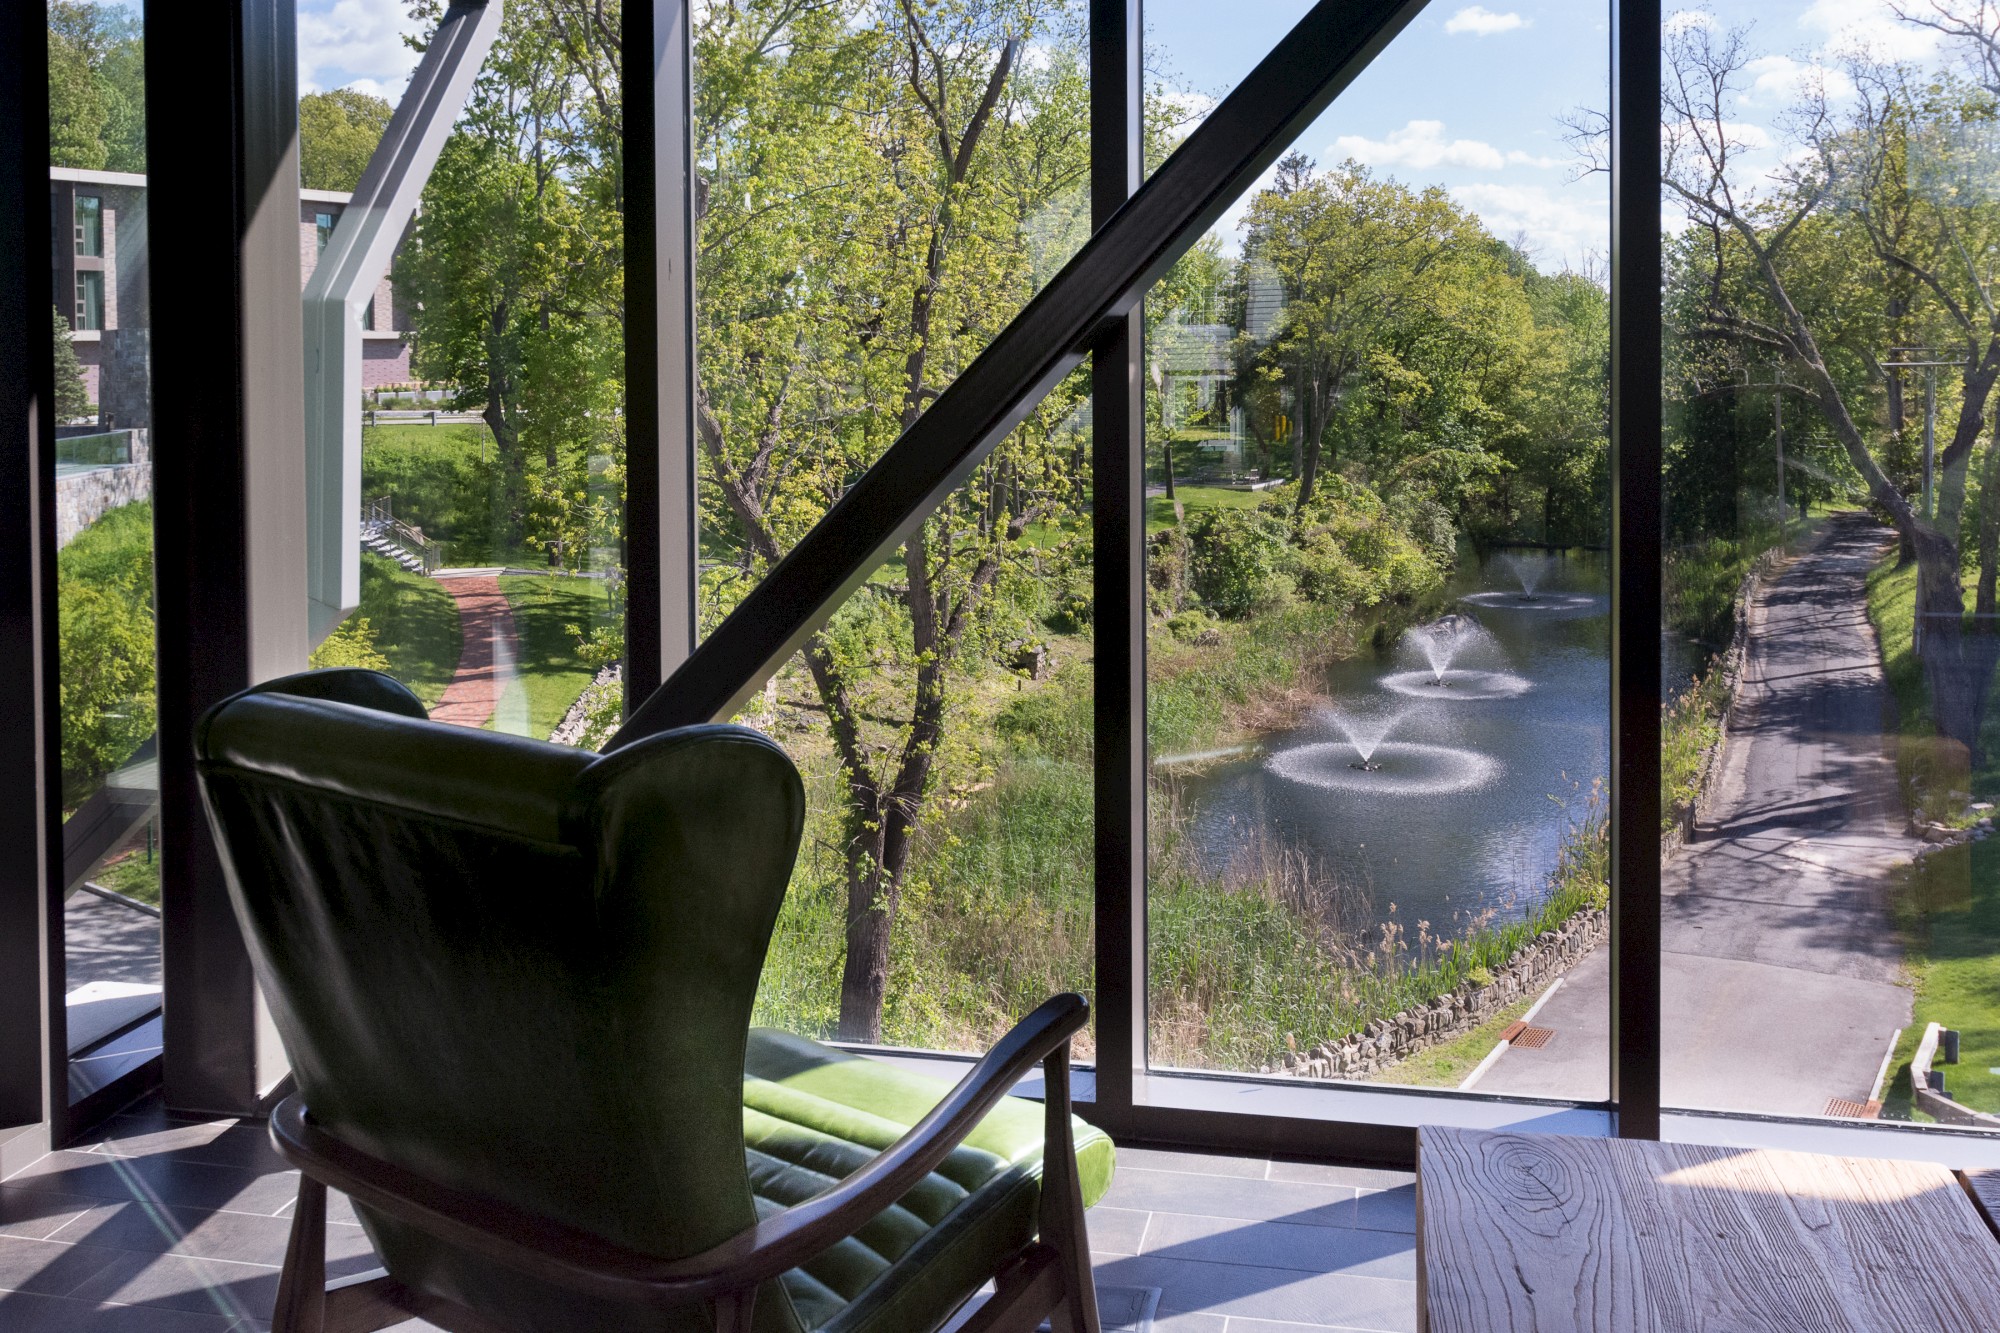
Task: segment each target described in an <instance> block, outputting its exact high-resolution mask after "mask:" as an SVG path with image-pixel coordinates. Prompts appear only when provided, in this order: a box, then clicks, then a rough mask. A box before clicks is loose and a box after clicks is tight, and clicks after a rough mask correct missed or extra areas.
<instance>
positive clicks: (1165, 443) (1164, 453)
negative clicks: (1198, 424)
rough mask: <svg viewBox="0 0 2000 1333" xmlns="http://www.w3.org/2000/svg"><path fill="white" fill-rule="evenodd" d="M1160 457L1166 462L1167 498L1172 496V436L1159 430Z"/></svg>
mask: <svg viewBox="0 0 2000 1333" xmlns="http://www.w3.org/2000/svg"><path fill="white" fill-rule="evenodd" d="M1160 457H1162V458H1164V459H1165V460H1166V463H1167V498H1168V499H1169V500H1171V499H1173V498H1174V437H1173V436H1171V435H1169V434H1167V433H1166V432H1165V431H1161V432H1160Z"/></svg>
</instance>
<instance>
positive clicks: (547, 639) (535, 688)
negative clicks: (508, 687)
mask: <svg viewBox="0 0 2000 1333" xmlns="http://www.w3.org/2000/svg"><path fill="white" fill-rule="evenodd" d="M500 591H501V592H503V593H505V594H507V603H508V605H509V606H510V607H511V608H512V609H513V612H514V634H515V637H516V638H517V639H518V640H519V641H520V658H519V660H518V661H517V662H516V663H515V666H516V668H517V669H518V670H519V671H520V673H521V684H522V686H523V687H524V688H525V689H526V690H527V695H528V734H529V735H531V736H535V737H539V738H546V737H547V736H548V734H549V733H550V732H551V731H554V730H555V727H556V724H557V723H558V722H561V721H562V719H563V714H564V713H567V712H568V711H569V706H570V705H571V704H573V703H575V702H576V697H577V696H578V695H579V694H582V693H583V687H584V686H586V685H588V684H590V681H591V677H592V676H594V675H595V674H596V672H594V671H593V670H592V669H591V668H589V667H587V666H585V665H584V664H583V663H582V662H581V661H579V660H577V643H576V639H575V637H574V636H572V635H571V634H570V632H569V630H568V628H567V626H570V625H575V626H577V627H578V628H579V629H581V630H582V631H583V632H584V633H585V634H589V633H590V631H591V630H592V629H593V628H594V627H596V626H598V625H616V624H617V620H616V618H615V617H614V616H613V614H612V612H611V608H609V607H607V606H606V604H605V597H604V581H603V580H602V579H579V578H565V577H563V576H562V575H560V574H506V575H502V576H501V578H500Z"/></svg>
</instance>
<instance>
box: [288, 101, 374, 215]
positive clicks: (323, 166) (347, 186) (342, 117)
mask: <svg viewBox="0 0 2000 1333" xmlns="http://www.w3.org/2000/svg"><path fill="white" fill-rule="evenodd" d="M392 110H393V108H392V107H391V106H390V105H389V104H388V103H387V102H385V101H383V100H382V99H381V98H379V97H371V96H369V95H368V94H367V93H363V92H356V91H355V90H354V89H352V88H334V89H332V90H330V91H328V92H323V93H307V94H306V95H305V96H304V97H301V98H300V99H299V184H300V186H301V187H303V188H305V189H308V190H346V191H352V190H353V189H354V187H355V186H356V185H359V184H360V183H361V173H362V171H363V170H364V169H366V167H367V166H368V159H369V157H370V156H372V155H373V154H374V152H375V145H376V144H378V143H380V142H381V140H382V131H383V130H385V129H387V128H388V127H389V116H390V113H391V112H392Z"/></svg>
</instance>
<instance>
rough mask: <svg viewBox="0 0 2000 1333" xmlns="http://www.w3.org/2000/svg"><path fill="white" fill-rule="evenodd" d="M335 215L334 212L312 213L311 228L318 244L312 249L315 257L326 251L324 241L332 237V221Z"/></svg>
mask: <svg viewBox="0 0 2000 1333" xmlns="http://www.w3.org/2000/svg"><path fill="white" fill-rule="evenodd" d="M337 216H338V215H337V214H334V213H315V214H313V229H314V231H315V233H316V235H317V240H318V245H317V247H316V248H315V249H314V250H313V257H314V258H315V259H317V258H318V257H319V256H321V255H323V254H325V253H326V243H327V242H328V241H330V240H332V239H333V222H334V219H335V217H337Z"/></svg>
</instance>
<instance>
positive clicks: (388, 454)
mask: <svg viewBox="0 0 2000 1333" xmlns="http://www.w3.org/2000/svg"><path fill="white" fill-rule="evenodd" d="M497 467H498V465H497V464H496V462H495V461H494V451H493V434H492V432H491V431H490V430H488V429H487V428H486V427H485V426H484V425H443V426H429V425H403V424H397V425H389V426H364V427H363V428H362V431H361V489H362V494H363V495H364V496H366V497H367V498H368V499H370V500H373V499H375V498H376V497H378V496H383V495H386V496H388V497H389V499H390V501H391V504H392V506H393V508H394V510H395V514H396V517H397V518H399V519H401V520H403V521H404V522H405V523H408V524H411V525H412V526H414V527H417V528H421V529H422V530H423V533H424V535H425V536H426V537H429V538H431V539H433V540H436V541H442V542H445V543H447V550H448V551H449V553H450V559H451V562H452V563H453V564H456V565H479V564H487V563H494V564H500V563H508V562H510V561H519V560H521V559H523V558H525V557H524V554H523V553H521V552H519V551H517V550H509V549H506V548H503V547H502V545H501V543H500V531H499V528H500V524H499V518H498V513H499V500H500V495H501V491H502V485H501V480H500V476H499V472H498V470H497Z"/></svg>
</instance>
